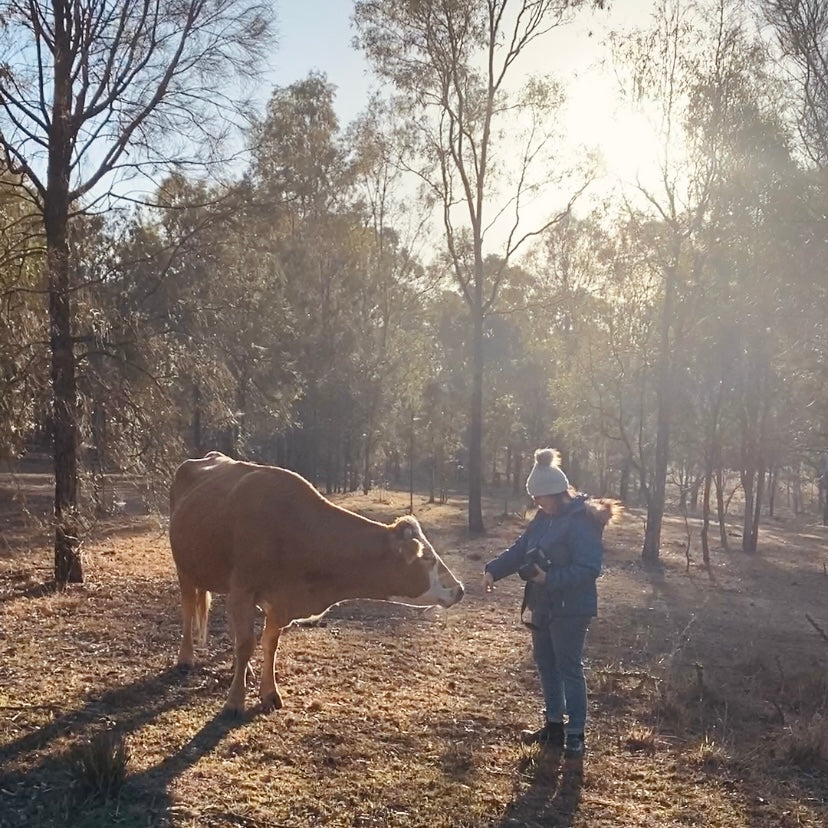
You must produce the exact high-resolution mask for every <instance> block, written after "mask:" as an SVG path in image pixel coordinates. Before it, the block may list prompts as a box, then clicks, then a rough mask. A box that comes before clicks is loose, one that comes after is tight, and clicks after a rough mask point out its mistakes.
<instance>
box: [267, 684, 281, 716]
mask: <svg viewBox="0 0 828 828" xmlns="http://www.w3.org/2000/svg"><path fill="white" fill-rule="evenodd" d="M281 709H282V696H281V694H280V693H279V691H278V690H276V691H275V692H273V693H268V694H267V695H266V696H262V711H263V712H265V713H270V712H272V711H273V710H281Z"/></svg>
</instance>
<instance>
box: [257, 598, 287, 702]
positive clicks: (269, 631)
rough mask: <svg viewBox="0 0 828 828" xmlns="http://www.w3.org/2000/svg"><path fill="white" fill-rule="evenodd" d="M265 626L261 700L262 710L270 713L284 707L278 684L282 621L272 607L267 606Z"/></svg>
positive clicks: (260, 688) (260, 686)
mask: <svg viewBox="0 0 828 828" xmlns="http://www.w3.org/2000/svg"><path fill="white" fill-rule="evenodd" d="M264 610H265V626H264V630H263V631H262V680H261V684H260V685H259V698H260V699H261V700H262V710H264V711H266V712H269V711H271V710H274V709H275V710H278V709H279V708H280V707H281V706H282V695H281V693H280V692H279V687H278V685H277V684H276V651H277V650H278V648H279V636H280V635H281V634H282V621H281V620H280V619H279V618H277V617H276V613H275V612H274V610H273V609H272V608H271V607H270V606H267V605H266V606H265V607H264Z"/></svg>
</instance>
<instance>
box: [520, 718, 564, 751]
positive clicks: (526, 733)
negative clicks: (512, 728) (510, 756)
mask: <svg viewBox="0 0 828 828" xmlns="http://www.w3.org/2000/svg"><path fill="white" fill-rule="evenodd" d="M520 741H521V742H523V744H524V745H545V746H547V747H551V748H562V747H563V746H564V729H563V722H547V723H546V724H545V725H544V726H543V727H542V728H540V729H539V730H522V731H521V732H520Z"/></svg>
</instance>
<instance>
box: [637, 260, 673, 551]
mask: <svg viewBox="0 0 828 828" xmlns="http://www.w3.org/2000/svg"><path fill="white" fill-rule="evenodd" d="M677 262H678V251H676V254H675V256H674V263H673V264H672V265H671V266H670V267H668V268H667V272H666V273H665V280H664V307H663V309H662V317H661V333H660V337H659V353H658V390H657V406H658V412H657V427H656V448H655V464H654V468H653V479H652V485H651V487H650V497H649V498H648V501H647V523H646V528H645V529H644V548H643V549H642V551H641V557H642V559H643V560H645V561H647V562H648V563H655V562H656V561H658V558H659V549H660V546H661V523H662V521H663V519H664V504H665V500H666V494H667V492H666V488H667V462H668V460H669V456H670V420H671V416H672V388H671V385H672V382H671V366H672V359H671V353H670V348H671V344H670V328H671V326H672V319H673V303H674V299H675V289H676V278H677V273H676V268H677V266H678V265H677Z"/></svg>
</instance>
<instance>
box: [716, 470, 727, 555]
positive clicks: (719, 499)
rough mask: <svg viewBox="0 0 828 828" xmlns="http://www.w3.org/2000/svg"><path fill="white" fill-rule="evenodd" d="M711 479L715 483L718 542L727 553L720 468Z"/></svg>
mask: <svg viewBox="0 0 828 828" xmlns="http://www.w3.org/2000/svg"><path fill="white" fill-rule="evenodd" d="M713 479H714V481H715V483H716V512H717V514H718V516H719V540H721V542H722V549H724V550H726V551H728V550H729V549H730V545H729V543H728V540H727V524H726V523H725V502H724V473H723V472H722V470H721V468H718V469H716V473H715V475H714V478H713Z"/></svg>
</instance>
